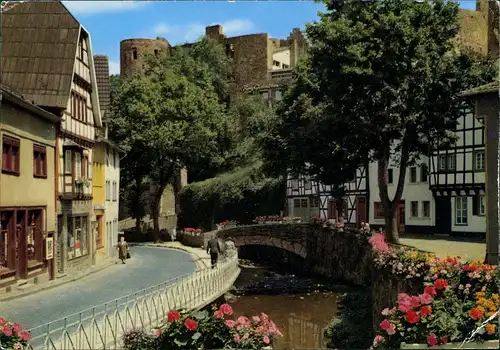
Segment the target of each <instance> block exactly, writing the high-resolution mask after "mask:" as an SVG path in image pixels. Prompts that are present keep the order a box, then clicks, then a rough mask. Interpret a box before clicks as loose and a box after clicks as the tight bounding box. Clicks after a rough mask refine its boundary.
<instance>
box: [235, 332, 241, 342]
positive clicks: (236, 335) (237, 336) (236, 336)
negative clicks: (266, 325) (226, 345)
mask: <svg viewBox="0 0 500 350" xmlns="http://www.w3.org/2000/svg"><path fill="white" fill-rule="evenodd" d="M233 340H234V342H235V343H239V342H240V341H241V339H240V335H239V334H235V335H234V338H233Z"/></svg>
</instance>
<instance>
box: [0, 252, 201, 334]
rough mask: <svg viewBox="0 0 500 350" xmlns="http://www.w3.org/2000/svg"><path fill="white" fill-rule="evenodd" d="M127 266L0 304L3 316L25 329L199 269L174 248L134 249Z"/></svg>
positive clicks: (119, 265) (112, 267)
mask: <svg viewBox="0 0 500 350" xmlns="http://www.w3.org/2000/svg"><path fill="white" fill-rule="evenodd" d="M130 254H131V256H132V258H131V259H129V260H128V261H127V264H125V265H123V264H117V265H113V266H111V267H108V268H106V269H105V270H103V271H101V272H98V273H95V274H92V275H89V276H87V277H83V278H82V279H79V280H77V281H74V282H71V283H67V284H64V285H62V286H59V287H55V288H53V289H50V290H46V291H41V292H39V293H36V294H33V295H29V296H26V297H21V298H18V299H14V300H10V301H5V302H0V316H2V317H5V318H7V319H9V320H12V321H15V322H18V323H20V324H21V325H23V327H26V328H32V327H35V326H39V325H42V324H45V323H47V322H50V321H53V320H56V319H59V318H61V317H65V316H67V315H70V314H73V313H76V312H80V311H82V310H85V309H87V308H90V307H92V306H94V305H98V304H102V303H105V302H108V301H111V300H113V299H116V298H119V297H123V296H126V295H129V294H131V293H134V292H137V291H139V290H141V289H144V288H146V287H149V286H153V285H156V284H160V283H162V282H165V281H168V280H169V279H172V278H175V277H178V276H182V275H186V274H189V273H192V272H194V271H195V270H196V264H195V263H194V261H193V258H192V257H191V256H190V255H189V254H186V253H185V252H181V251H176V250H173V249H158V248H151V247H131V249H130Z"/></svg>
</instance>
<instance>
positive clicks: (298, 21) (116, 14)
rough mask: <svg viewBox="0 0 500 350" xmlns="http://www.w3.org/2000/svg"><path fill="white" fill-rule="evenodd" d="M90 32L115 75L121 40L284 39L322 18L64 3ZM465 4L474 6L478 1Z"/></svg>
mask: <svg viewBox="0 0 500 350" xmlns="http://www.w3.org/2000/svg"><path fill="white" fill-rule="evenodd" d="M64 4H65V5H66V6H67V7H68V9H69V10H70V11H71V12H72V13H73V15H74V16H75V17H76V18H77V19H78V20H79V21H80V23H81V24H82V25H83V26H84V27H85V28H86V29H87V30H88V31H89V32H90V34H91V39H92V47H93V51H94V54H99V55H107V56H108V57H109V62H110V74H119V72H120V41H122V40H124V39H131V38H155V37H157V36H161V37H164V38H165V39H167V40H168V41H169V43H170V44H172V45H175V44H181V43H185V42H192V41H196V40H197V39H199V38H200V37H201V36H202V35H204V33H205V27H206V26H209V25H214V24H220V25H222V27H223V30H224V34H225V35H227V36H238V35H245V34H253V33H268V34H269V36H270V37H272V38H281V39H285V38H286V37H287V36H288V35H289V34H290V32H291V30H292V29H293V28H295V27H297V28H301V29H304V27H305V25H306V24H307V23H310V22H313V21H315V20H317V19H318V15H317V13H318V11H321V10H323V9H324V7H323V5H322V4H318V3H315V2H313V1H300V0H297V1H286V0H277V1H258V0H257V1H255V0H254V1H233V2H229V1H224V0H222V1H186V0H179V1H96V0H88V1H64ZM460 7H461V8H466V9H475V0H467V1H465V0H462V1H460Z"/></svg>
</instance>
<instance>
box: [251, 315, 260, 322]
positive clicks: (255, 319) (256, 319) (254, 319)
mask: <svg viewBox="0 0 500 350" xmlns="http://www.w3.org/2000/svg"><path fill="white" fill-rule="evenodd" d="M252 320H253V321H254V322H260V317H259V316H252Z"/></svg>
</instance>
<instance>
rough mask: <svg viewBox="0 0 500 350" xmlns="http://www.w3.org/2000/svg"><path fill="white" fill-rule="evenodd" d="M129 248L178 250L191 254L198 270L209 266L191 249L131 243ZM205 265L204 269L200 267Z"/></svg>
mask: <svg viewBox="0 0 500 350" xmlns="http://www.w3.org/2000/svg"><path fill="white" fill-rule="evenodd" d="M128 245H129V247H150V248H163V249H172V250H177V251H179V252H184V253H187V254H189V256H190V257H191V258H192V259H193V261H194V263H195V264H196V267H197V269H198V270H201V269H202V268H203V267H205V268H206V267H207V265H205V264H203V263H202V262H201V261H202V260H203V258H202V257H200V256H199V255H198V254H195V253H193V252H192V251H191V250H189V249H183V248H182V247H168V246H164V245H161V244H156V243H129V244H128ZM201 264H203V267H200V266H199V265H201Z"/></svg>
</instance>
